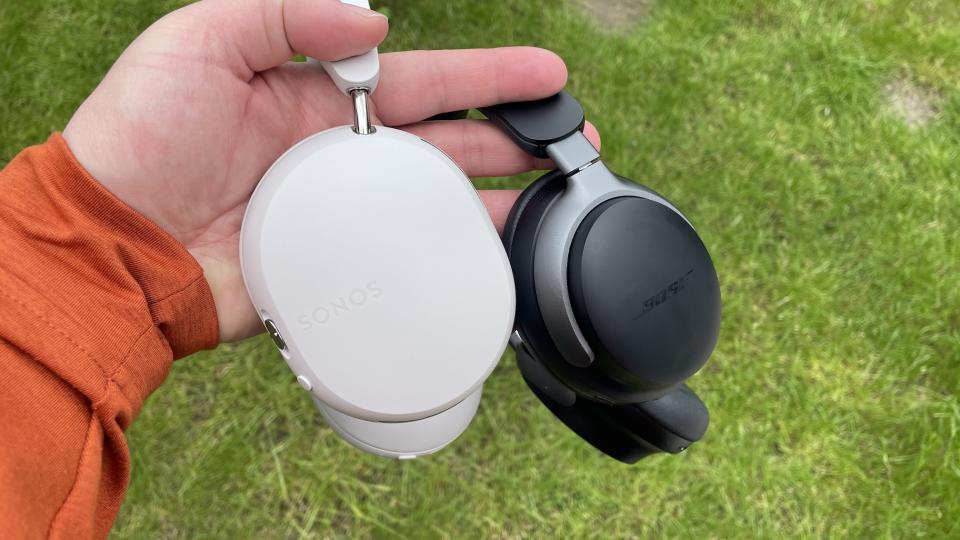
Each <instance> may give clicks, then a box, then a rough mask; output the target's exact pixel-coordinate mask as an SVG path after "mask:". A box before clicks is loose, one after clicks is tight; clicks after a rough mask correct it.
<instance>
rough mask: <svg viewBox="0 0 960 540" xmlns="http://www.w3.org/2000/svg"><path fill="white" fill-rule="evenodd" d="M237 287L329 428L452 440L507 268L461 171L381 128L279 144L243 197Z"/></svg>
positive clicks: (495, 324)
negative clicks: (283, 148) (279, 151)
mask: <svg viewBox="0 0 960 540" xmlns="http://www.w3.org/2000/svg"><path fill="white" fill-rule="evenodd" d="M240 247H241V252H240V259H241V266H242V269H243V277H244V281H245V283H246V286H247V291H248V293H249V294H250V299H251V301H252V302H253V305H254V306H255V307H256V309H257V311H258V312H259V313H260V314H261V316H262V317H263V318H264V319H265V320H266V319H269V322H270V324H269V325H268V326H269V327H270V330H271V334H275V335H274V339H275V342H277V344H278V345H283V348H282V351H281V352H282V353H283V356H284V359H285V360H286V361H287V363H288V364H289V366H290V368H291V370H293V372H294V374H295V375H296V376H297V379H298V381H299V382H300V384H301V385H302V386H303V387H304V388H306V389H308V390H309V391H310V392H311V394H312V395H313V397H314V399H315V400H317V402H318V406H320V408H321V411H322V412H323V413H324V416H325V417H326V418H327V419H328V421H329V422H330V424H331V426H333V427H334V429H336V430H337V432H338V433H340V434H341V435H343V436H344V437H345V438H347V439H348V440H349V441H350V442H351V443H353V444H354V445H355V446H358V447H360V448H363V449H364V450H367V451H370V452H374V453H377V454H380V455H387V456H395V457H396V456H400V455H417V454H422V453H430V452H433V451H436V450H437V449H439V448H441V447H442V446H444V445H445V444H447V443H449V442H450V441H452V440H453V439H455V438H456V437H457V436H458V435H459V434H460V433H461V432H462V431H463V429H464V428H465V427H466V425H467V424H468V423H469V420H470V418H471V417H472V416H473V414H474V412H475V411H476V406H477V405H476V404H477V400H479V397H480V389H481V386H482V384H483V381H484V380H485V379H486V378H487V376H488V375H489V374H490V372H491V371H492V370H493V368H494V367H495V366H496V363H497V361H498V360H499V358H500V356H501V355H502V354H503V351H504V349H505V348H506V345H507V340H508V337H509V334H510V332H511V330H512V326H513V316H514V307H515V306H514V303H515V300H514V285H513V274H512V272H511V270H510V266H509V262H508V261H507V257H506V254H505V252H504V250H503V247H502V244H501V242H500V238H499V236H498V234H497V232H496V230H495V228H494V226H493V223H492V222H491V221H490V218H489V217H488V215H487V213H486V210H485V208H484V207H483V204H482V203H481V201H480V199H479V197H478V195H477V193H476V190H475V189H474V188H473V185H472V184H471V183H470V181H469V179H468V178H467V177H466V176H465V175H464V174H463V172H462V171H460V169H459V168H457V166H456V164H454V163H453V162H452V161H451V160H450V159H449V158H448V157H447V156H446V155H444V154H443V153H442V152H440V151H439V150H438V149H436V148H435V147H433V146H432V145H430V144H428V143H427V142H425V141H423V140H421V139H420V138H418V137H415V136H413V135H410V134H409V133H406V132H402V131H399V130H395V129H390V128H386V127H380V126H378V127H377V131H376V133H374V134H371V135H358V134H356V133H354V132H353V131H352V130H351V129H350V128H349V127H339V128H334V129H332V130H328V131H325V132H323V133H319V134H316V135H314V136H311V137H309V138H307V139H305V140H304V141H302V142H301V143H299V144H298V145H296V146H294V147H293V148H291V149H290V150H289V151H287V153H286V154H284V155H283V156H281V158H280V159H278V160H277V162H276V163H274V165H273V166H272V167H271V168H270V170H269V171H267V173H266V174H265V175H264V177H263V179H262V180H261V182H260V184H259V186H258V187H257V189H256V191H255V192H254V194H253V195H252V197H251V199H250V203H249V205H248V207H247V210H246V214H245V216H244V222H243V227H242V230H241V241H240Z"/></svg>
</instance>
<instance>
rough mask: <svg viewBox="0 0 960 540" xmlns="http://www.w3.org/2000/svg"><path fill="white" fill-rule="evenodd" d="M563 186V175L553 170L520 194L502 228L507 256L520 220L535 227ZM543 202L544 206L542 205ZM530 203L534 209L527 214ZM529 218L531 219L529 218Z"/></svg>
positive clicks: (511, 249)
mask: <svg viewBox="0 0 960 540" xmlns="http://www.w3.org/2000/svg"><path fill="white" fill-rule="evenodd" d="M565 185H566V182H565V181H564V175H563V173H562V172H561V171H558V170H553V171H550V172H548V173H546V174H544V175H543V176H541V177H540V178H537V179H536V180H534V181H533V183H531V184H530V185H529V186H527V188H526V189H524V190H523V192H521V193H520V197H519V198H518V199H517V202H515V203H514V204H513V208H511V209H510V214H509V215H507V222H506V224H505V225H504V228H503V246H504V248H506V250H507V255H508V256H509V255H510V253H511V252H512V251H513V242H514V238H515V236H516V231H517V228H518V226H519V224H520V221H521V219H522V220H524V221H525V222H527V224H530V223H532V224H533V226H534V227H536V226H537V225H538V224H539V222H540V218H541V217H542V216H543V212H545V211H546V209H547V207H549V204H550V202H551V201H553V198H554V197H556V196H557V195H559V194H560V193H561V192H562V191H563V188H564V187H565ZM544 199H545V201H544ZM544 202H546V204H543V203H544ZM531 203H534V204H533V207H534V208H533V210H532V211H530V212H528V211H527V210H528V209H529V208H530V206H531ZM531 216H533V217H532V218H531ZM531 240H533V238H531Z"/></svg>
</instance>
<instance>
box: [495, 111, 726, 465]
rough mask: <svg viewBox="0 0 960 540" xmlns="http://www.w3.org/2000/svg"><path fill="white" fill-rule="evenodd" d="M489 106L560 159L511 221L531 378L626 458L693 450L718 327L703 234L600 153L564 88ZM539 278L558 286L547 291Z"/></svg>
mask: <svg viewBox="0 0 960 540" xmlns="http://www.w3.org/2000/svg"><path fill="white" fill-rule="evenodd" d="M482 111H483V113H484V114H486V115H487V117H488V118H489V119H490V120H491V121H492V122H493V123H494V124H496V125H497V126H499V127H500V128H502V129H503V131H504V133H506V134H507V135H508V136H509V137H510V138H511V139H513V141H514V142H515V143H516V144H517V145H518V146H519V147H520V148H523V149H524V150H525V151H527V152H528V153H530V154H531V155H535V156H539V157H546V156H548V155H549V156H550V157H552V158H553V159H554V162H555V163H557V165H558V167H559V168H560V169H562V171H563V172H561V171H553V172H550V173H547V174H546V175H544V176H543V177H541V178H540V179H538V180H537V181H536V182H534V183H533V184H531V185H530V187H528V188H527V189H526V190H525V191H524V192H523V193H522V194H521V196H520V199H519V200H518V202H517V204H516V205H515V206H514V208H513V209H512V211H511V212H510V216H509V217H508V220H507V224H506V229H505V231H504V244H505V247H506V250H507V253H508V255H509V258H510V263H511V265H512V266H513V273H514V282H515V284H516V291H517V296H516V298H517V313H516V318H515V324H516V327H517V332H516V334H515V335H514V336H513V338H511V343H512V344H513V346H514V348H515V349H516V351H517V363H518V366H519V367H520V371H521V373H522V374H523V378H524V380H525V381H526V383H527V385H528V386H529V387H530V389H531V390H533V392H534V394H535V395H536V396H537V397H538V398H539V399H540V400H541V401H542V402H543V403H544V404H545V405H546V406H547V407H548V408H549V409H550V410H551V411H552V412H553V413H554V415H556V416H557V417H558V418H559V419H560V420H561V421H563V422H564V423H565V424H566V425H567V426H568V427H569V428H570V429H572V430H574V431H575V432H576V433H577V434H578V435H580V436H581V437H582V438H584V439H586V440H587V441H589V442H590V443H591V444H593V445H594V446H595V447H597V448H599V449H600V450H602V451H603V452H606V453H607V454H609V455H610V456H612V457H614V458H616V459H619V460H621V461H624V462H626V463H633V462H635V461H637V460H638V459H640V458H641V457H644V456H646V455H649V454H652V453H655V452H669V453H678V452H681V451H683V450H684V449H686V448H687V447H688V446H689V445H690V444H692V443H693V442H695V441H697V440H699V439H700V438H701V437H702V436H703V434H704V432H705V430H706V428H707V424H708V422H709V414H708V413H707V409H706V407H705V406H704V405H703V402H702V401H700V399H699V398H698V397H697V396H696V394H694V393H693V392H692V391H691V390H690V389H689V388H687V386H686V385H685V384H684V381H686V379H687V378H688V377H690V376H691V375H692V374H694V373H695V372H696V371H697V370H699V369H700V368H701V367H702V366H703V364H704V363H705V362H706V360H707V358H708V357H709V356H710V354H711V352H712V351H713V347H714V345H715V344H716V341H717V337H718V334H719V328H720V309H721V305H720V286H719V282H718V279H717V274H716V271H715V270H714V267H713V263H712V261H711V260H710V255H709V254H708V253H707V250H706V248H705V247H704V245H703V242H702V241H701V240H700V238H699V236H698V235H697V233H696V231H695V230H694V229H693V227H692V226H691V225H690V223H689V222H688V221H687V220H686V218H685V217H684V216H683V215H682V214H681V213H680V212H679V211H678V210H677V209H676V208H675V207H674V206H673V205H672V204H671V203H670V202H669V201H667V200H666V199H664V198H663V197H662V196H661V195H659V194H657V193H655V192H653V191H652V190H650V189H648V188H645V187H643V186H638V185H637V184H634V183H632V182H630V181H628V180H626V179H624V178H622V177H616V175H613V174H612V173H611V172H610V171H609V170H608V169H607V168H606V166H605V165H604V164H602V162H601V161H600V159H599V155H598V154H597V152H596V151H595V150H594V149H593V148H592V147H591V146H590V143H589V141H587V139H586V138H585V137H584V136H583V134H582V133H581V131H582V128H583V125H584V115H583V109H582V108H581V107H580V105H579V103H577V101H576V100H575V99H573V97H571V96H570V95H569V94H567V93H566V92H561V93H560V94H558V95H556V96H553V97H551V98H547V99H544V100H539V101H534V102H528V103H512V104H504V105H498V106H495V107H490V108H486V109H482ZM618 178H619V181H618ZM568 184H569V187H570V190H569V191H567V187H568ZM574 228H575V230H572V229H574ZM571 238H572V242H571ZM558 243H559V244H558ZM568 248H569V249H568ZM538 256H539V257H542V258H540V259H539V260H535V258H536V257H538ZM535 263H536V264H535ZM560 265H562V266H560ZM558 266H559V267H558ZM538 286H539V288H540V294H549V295H550V296H549V297H543V298H538V296H537V295H538V292H537V288H538ZM548 323H549V327H548Z"/></svg>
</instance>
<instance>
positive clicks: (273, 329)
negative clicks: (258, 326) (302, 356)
mask: <svg viewBox="0 0 960 540" xmlns="http://www.w3.org/2000/svg"><path fill="white" fill-rule="evenodd" d="M263 327H264V328H266V329H267V334H269V335H270V339H272V340H273V344H274V345H276V346H277V348H278V349H280V350H281V351H282V350H285V349H286V348H287V344H286V343H284V341H283V337H281V336H280V330H277V325H276V324H275V323H274V322H273V321H271V320H270V319H264V320H263Z"/></svg>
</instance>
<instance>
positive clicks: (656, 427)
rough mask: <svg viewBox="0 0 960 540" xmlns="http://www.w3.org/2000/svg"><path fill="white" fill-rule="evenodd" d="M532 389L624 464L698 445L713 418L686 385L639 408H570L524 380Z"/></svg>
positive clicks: (584, 404) (580, 404) (580, 403)
mask: <svg viewBox="0 0 960 540" xmlns="http://www.w3.org/2000/svg"><path fill="white" fill-rule="evenodd" d="M524 381H526V383H527V386H529V387H530V390H531V391H532V392H533V393H534V394H535V395H536V396H537V397H538V398H539V399H540V401H541V402H543V404H544V405H546V406H547V408H548V409H550V412H552V413H553V414H554V416H556V417H557V418H558V419H560V421H562V422H563V423H564V424H565V425H566V426H567V427H568V428H570V429H571V430H573V431H574V433H576V434H577V435H579V436H580V437H581V438H582V439H583V440H585V441H587V442H589V443H590V444H592V445H593V446H594V447H595V448H597V449H598V450H600V451H601V452H603V453H605V454H607V455H608V456H610V457H612V458H614V459H617V460H620V461H622V462H624V463H635V462H636V461H637V460H639V459H641V458H644V457H646V456H649V455H651V454H655V453H658V452H667V453H671V454H679V453H680V452H683V451H684V450H686V449H687V448H688V447H689V446H690V445H691V444H693V443H695V442H697V441H699V440H700V439H701V438H702V437H703V434H704V433H705V432H706V430H707V425H708V423H709V418H710V417H709V413H708V412H707V408H706V406H705V405H704V404H703V402H702V401H700V398H698V397H697V395H696V394H694V393H693V391H691V390H690V389H689V388H688V387H687V386H686V385H681V386H680V387H678V388H677V389H675V390H673V391H672V392H670V393H668V394H667V395H665V396H664V397H662V398H660V399H658V400H654V401H649V402H646V403H640V404H635V405H605V404H601V403H597V402H594V401H590V400H587V399H582V398H580V399H577V400H576V401H575V402H574V403H572V404H569V405H565V404H560V403H558V402H557V401H554V400H553V399H551V396H550V395H548V394H547V393H545V392H543V391H542V390H541V389H540V388H538V387H537V386H536V385H535V384H533V383H532V382H531V381H530V380H528V379H527V378H526V376H524Z"/></svg>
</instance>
